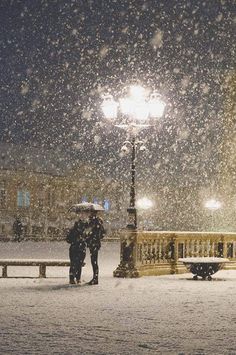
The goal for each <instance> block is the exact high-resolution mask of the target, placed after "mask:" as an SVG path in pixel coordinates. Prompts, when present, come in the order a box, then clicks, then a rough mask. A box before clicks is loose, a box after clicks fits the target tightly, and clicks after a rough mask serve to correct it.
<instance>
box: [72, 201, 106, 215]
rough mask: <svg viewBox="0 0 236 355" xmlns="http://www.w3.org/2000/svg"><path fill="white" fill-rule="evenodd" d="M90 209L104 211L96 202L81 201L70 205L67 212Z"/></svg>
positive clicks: (87, 210) (88, 210)
mask: <svg viewBox="0 0 236 355" xmlns="http://www.w3.org/2000/svg"><path fill="white" fill-rule="evenodd" d="M90 211H104V208H103V207H102V206H101V205H99V204H97V203H92V202H82V203H76V204H75V205H72V206H71V207H70V208H69V212H75V213H78V212H90Z"/></svg>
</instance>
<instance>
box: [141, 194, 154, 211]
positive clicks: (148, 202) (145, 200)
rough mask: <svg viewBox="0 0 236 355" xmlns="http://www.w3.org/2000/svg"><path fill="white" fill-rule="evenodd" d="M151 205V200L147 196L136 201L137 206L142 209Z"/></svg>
mask: <svg viewBox="0 0 236 355" xmlns="http://www.w3.org/2000/svg"><path fill="white" fill-rule="evenodd" d="M153 206H154V203H153V201H152V200H150V199H149V198H148V197H142V198H140V199H138V201H137V207H138V208H139V209H142V210H148V209H150V208H152V207H153Z"/></svg>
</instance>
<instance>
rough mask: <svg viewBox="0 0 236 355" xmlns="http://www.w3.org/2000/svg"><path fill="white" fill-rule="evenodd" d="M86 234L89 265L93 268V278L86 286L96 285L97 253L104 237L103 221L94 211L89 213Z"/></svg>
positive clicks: (97, 271) (97, 270)
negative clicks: (89, 258)
mask: <svg viewBox="0 0 236 355" xmlns="http://www.w3.org/2000/svg"><path fill="white" fill-rule="evenodd" d="M85 233H86V243H87V247H88V248H89V251H90V257H91V264H92V268H93V278H92V280H90V281H89V282H88V285H97V284H98V273H99V267H98V251H99V249H100V248H101V239H102V238H103V237H104V235H105V229H104V226H103V220H102V219H101V218H100V217H98V216H97V213H96V212H95V211H93V212H91V215H90V216H89V221H88V225H87V228H86V230H85Z"/></svg>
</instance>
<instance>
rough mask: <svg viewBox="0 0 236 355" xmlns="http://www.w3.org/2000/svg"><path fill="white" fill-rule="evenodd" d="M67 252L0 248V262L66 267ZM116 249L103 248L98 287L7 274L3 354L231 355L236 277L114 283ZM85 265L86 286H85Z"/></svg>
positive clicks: (52, 246) (54, 245)
mask: <svg viewBox="0 0 236 355" xmlns="http://www.w3.org/2000/svg"><path fill="white" fill-rule="evenodd" d="M67 256H68V245H67V244H66V243H63V242H51V243H46V242H45V243H43V242H41V243H34V242H22V243H0V258H10V257H11V258H14V257H17V258H30V257H32V258H55V259H66V258H67ZM118 262H119V244H118V243H116V242H113V243H111V242H107V243H103V245H102V250H101V253H100V283H99V285H98V286H69V285H68V268H67V267H49V268H47V276H48V278H47V279H38V278H21V277H17V278H15V277H13V276H16V275H18V276H20V275H21V276H31V277H32V276H37V275H38V267H21V268H20V267H17V268H16V267H9V271H8V274H9V276H10V277H9V278H8V279H0V290H1V291H0V297H1V301H0V353H1V354H4V355H5V354H18V355H21V354H45V355H46V354H236V337H235V334H236V306H235V298H236V271H219V272H218V273H217V274H216V275H215V280H214V281H212V282H209V281H192V280H191V275H190V274H184V275H168V276H159V277H153V276H152V277H143V278H140V279H117V278H113V277H112V271H113V270H114V269H115V267H116V266H117V264H118ZM90 277H91V266H90V263H89V260H87V261H86V266H85V267H84V268H83V279H84V281H89V280H90Z"/></svg>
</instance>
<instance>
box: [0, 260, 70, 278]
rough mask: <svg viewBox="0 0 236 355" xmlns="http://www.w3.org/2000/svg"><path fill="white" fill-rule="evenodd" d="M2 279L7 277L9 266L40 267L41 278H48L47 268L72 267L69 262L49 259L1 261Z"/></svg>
mask: <svg viewBox="0 0 236 355" xmlns="http://www.w3.org/2000/svg"><path fill="white" fill-rule="evenodd" d="M0 266H2V277H4V278H6V277H7V267H8V266H39V277H40V278H46V267H47V266H70V261H69V260H57V259H54V260H48V259H0Z"/></svg>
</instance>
